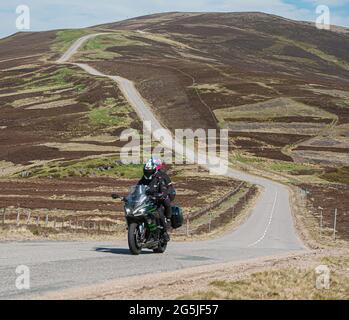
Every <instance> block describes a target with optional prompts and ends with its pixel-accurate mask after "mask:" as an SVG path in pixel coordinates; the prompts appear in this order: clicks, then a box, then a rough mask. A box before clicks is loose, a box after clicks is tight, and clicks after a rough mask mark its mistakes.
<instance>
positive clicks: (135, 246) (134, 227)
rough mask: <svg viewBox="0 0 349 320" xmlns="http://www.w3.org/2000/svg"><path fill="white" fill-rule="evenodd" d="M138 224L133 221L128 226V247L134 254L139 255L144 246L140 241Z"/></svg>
mask: <svg viewBox="0 0 349 320" xmlns="http://www.w3.org/2000/svg"><path fill="white" fill-rule="evenodd" d="M138 232H139V229H138V224H137V223H131V224H130V225H129V227H128V247H129V248H130V251H131V253H132V254H133V255H139V254H140V253H141V251H142V247H141V245H140V243H139V242H138Z"/></svg>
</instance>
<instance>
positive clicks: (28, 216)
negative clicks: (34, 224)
mask: <svg viewBox="0 0 349 320" xmlns="http://www.w3.org/2000/svg"><path fill="white" fill-rule="evenodd" d="M30 216H31V211H28V215H27V225H29V222H30Z"/></svg>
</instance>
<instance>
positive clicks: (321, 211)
mask: <svg viewBox="0 0 349 320" xmlns="http://www.w3.org/2000/svg"><path fill="white" fill-rule="evenodd" d="M319 210H320V237H321V236H322V229H323V217H324V215H323V213H324V208H322V207H319Z"/></svg>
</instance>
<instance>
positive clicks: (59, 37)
mask: <svg viewBox="0 0 349 320" xmlns="http://www.w3.org/2000/svg"><path fill="white" fill-rule="evenodd" d="M91 32H92V30H88V29H68V30H62V31H58V32H57V34H56V39H55V41H54V44H53V45H52V46H51V50H53V51H55V52H59V53H63V52H66V51H67V50H68V49H69V47H70V46H71V45H72V44H73V43H74V42H75V41H76V40H78V39H79V38H81V37H83V36H85V35H87V34H90V33H91Z"/></svg>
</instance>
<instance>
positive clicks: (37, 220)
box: [36, 216, 40, 227]
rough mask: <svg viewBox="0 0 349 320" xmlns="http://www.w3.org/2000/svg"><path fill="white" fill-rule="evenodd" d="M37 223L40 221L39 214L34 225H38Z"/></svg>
mask: <svg viewBox="0 0 349 320" xmlns="http://www.w3.org/2000/svg"><path fill="white" fill-rule="evenodd" d="M39 223H40V216H37V218H36V226H37V227H38V226H39Z"/></svg>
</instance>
